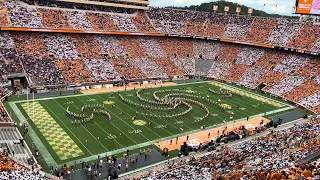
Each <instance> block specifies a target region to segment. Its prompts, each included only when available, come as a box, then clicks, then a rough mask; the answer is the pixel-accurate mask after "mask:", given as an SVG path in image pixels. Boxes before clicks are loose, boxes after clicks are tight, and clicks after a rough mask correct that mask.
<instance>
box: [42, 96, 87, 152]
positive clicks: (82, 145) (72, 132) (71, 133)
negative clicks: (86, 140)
mask: <svg viewBox="0 0 320 180" xmlns="http://www.w3.org/2000/svg"><path fill="white" fill-rule="evenodd" d="M54 101H55V100H54ZM45 106H46V107H47V108H48V109H49V110H50V111H51V112H52V114H54V113H53V111H52V110H51V108H50V107H49V106H47V105H45ZM54 116H56V115H55V114H54ZM56 118H58V119H59V121H60V122H61V123H62V124H63V125H64V126H65V127H66V128H67V129H68V130H69V131H70V133H71V134H73V132H72V131H71V130H70V129H69V128H68V126H67V125H66V124H64V123H63V121H62V120H61V119H60V118H59V117H58V116H56ZM73 136H74V137H75V138H76V139H77V140H78V141H79V142H80V143H81V144H82V142H81V141H80V140H79V139H78V138H77V136H76V135H74V134H73ZM82 146H83V147H84V148H86V149H87V150H88V152H89V153H90V155H93V154H92V153H91V152H90V151H89V149H88V148H87V147H86V146H85V145H83V144H82Z"/></svg>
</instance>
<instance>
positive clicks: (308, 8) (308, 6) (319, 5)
mask: <svg viewBox="0 0 320 180" xmlns="http://www.w3.org/2000/svg"><path fill="white" fill-rule="evenodd" d="M296 14H305V15H320V0H297V1H296Z"/></svg>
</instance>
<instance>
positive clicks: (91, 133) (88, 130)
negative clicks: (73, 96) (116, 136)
mask: <svg viewBox="0 0 320 180" xmlns="http://www.w3.org/2000/svg"><path fill="white" fill-rule="evenodd" d="M53 101H54V102H56V103H57V104H59V106H60V107H61V108H62V109H64V110H65V111H67V109H65V108H64V107H62V106H61V104H60V103H59V102H58V101H56V100H53ZM82 126H83V125H82ZM83 127H84V129H85V130H86V131H88V133H90V134H91V136H92V137H93V138H94V139H96V140H97V138H96V137H94V135H93V134H92V133H91V132H90V131H89V130H88V129H87V128H86V127H85V126H83ZM97 141H98V140H97ZM98 142H99V143H100V144H101V145H102V146H103V147H104V148H105V149H106V150H107V151H109V150H108V148H106V147H105V146H104V145H103V144H102V143H101V142H100V141H98Z"/></svg>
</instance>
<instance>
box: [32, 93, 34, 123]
mask: <svg viewBox="0 0 320 180" xmlns="http://www.w3.org/2000/svg"><path fill="white" fill-rule="evenodd" d="M32 108H33V112H32V114H33V118H32V119H34V91H33V92H32Z"/></svg>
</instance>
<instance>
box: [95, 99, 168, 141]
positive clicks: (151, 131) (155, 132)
mask: <svg viewBox="0 0 320 180" xmlns="http://www.w3.org/2000/svg"><path fill="white" fill-rule="evenodd" d="M97 96H98V97H99V98H100V99H102V100H104V99H103V97H101V96H100V95H99V94H98V95H97ZM117 101H118V100H117ZM120 102H121V101H120ZM123 104H124V105H126V104H125V103H123ZM126 106H127V107H129V108H130V109H132V110H133V111H136V110H134V109H133V108H131V107H130V106H128V105H126ZM115 107H116V108H117V109H120V108H118V107H117V106H115ZM120 110H121V109H120ZM125 113H126V112H125ZM126 114H127V113H126ZM127 115H129V114H127ZM150 121H152V120H150ZM152 123H154V124H156V125H158V124H157V123H155V122H153V121H152ZM146 128H148V129H149V130H150V131H151V132H153V133H154V134H156V135H157V136H159V137H160V138H162V136H160V135H159V134H158V133H156V132H154V131H152V130H151V129H150V128H149V127H147V126H146ZM164 130H165V131H167V130H166V129H164ZM167 132H168V133H169V134H171V135H173V134H172V133H170V132H169V131H167ZM149 141H150V140H149Z"/></svg>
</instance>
